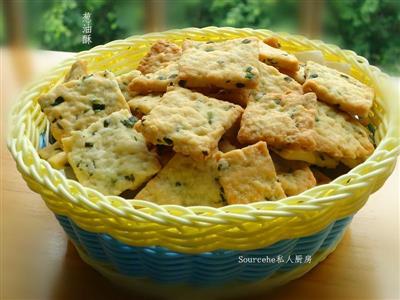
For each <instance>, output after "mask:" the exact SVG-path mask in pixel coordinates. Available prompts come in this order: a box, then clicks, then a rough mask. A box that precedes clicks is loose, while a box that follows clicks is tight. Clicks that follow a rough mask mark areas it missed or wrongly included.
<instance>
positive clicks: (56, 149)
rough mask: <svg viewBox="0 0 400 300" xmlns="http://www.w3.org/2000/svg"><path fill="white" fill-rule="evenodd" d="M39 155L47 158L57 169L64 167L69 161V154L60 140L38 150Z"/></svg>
mask: <svg viewBox="0 0 400 300" xmlns="http://www.w3.org/2000/svg"><path fill="white" fill-rule="evenodd" d="M38 153H39V156H40V157H41V158H43V159H45V160H47V161H48V162H49V163H50V165H51V166H52V167H53V168H55V169H62V168H64V167H65V165H66V164H67V163H68V160H67V155H66V153H65V152H64V151H63V149H62V146H61V145H60V143H59V142H55V143H54V144H49V145H47V146H46V147H44V148H42V149H39V150H38Z"/></svg>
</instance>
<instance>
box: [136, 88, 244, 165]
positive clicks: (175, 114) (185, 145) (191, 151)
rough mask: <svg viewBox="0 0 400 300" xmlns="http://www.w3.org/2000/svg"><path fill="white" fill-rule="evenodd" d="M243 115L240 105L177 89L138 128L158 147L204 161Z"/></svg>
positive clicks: (145, 117)
mask: <svg viewBox="0 0 400 300" xmlns="http://www.w3.org/2000/svg"><path fill="white" fill-rule="evenodd" d="M242 112H243V109H242V108H241V107H240V106H238V105H235V104H232V103H229V102H225V101H221V100H217V99H214V98H209V97H206V96H204V95H202V94H200V93H195V92H192V91H190V90H188V89H184V88H179V87H176V88H173V89H171V90H169V91H168V92H167V93H165V94H164V95H163V97H162V99H161V102H160V104H159V105H157V106H155V107H154V108H153V109H152V110H151V111H150V113H149V114H148V115H147V116H144V117H143V118H142V120H141V121H139V122H138V123H137V124H136V125H135V128H136V129H137V130H138V131H140V132H142V133H143V135H144V136H145V138H146V140H147V141H148V142H150V143H152V144H154V145H156V144H161V145H169V146H173V149H174V150H175V151H176V152H179V153H183V154H185V155H190V156H191V157H193V158H195V159H204V158H206V157H208V156H209V155H210V154H211V153H212V152H213V151H214V150H215V149H216V147H217V145H218V141H219V139H220V138H221V136H222V135H223V134H224V132H225V131H226V130H227V129H228V128H230V127H231V126H232V125H233V124H234V122H235V121H236V119H238V118H239V117H240V115H241V114H242Z"/></svg>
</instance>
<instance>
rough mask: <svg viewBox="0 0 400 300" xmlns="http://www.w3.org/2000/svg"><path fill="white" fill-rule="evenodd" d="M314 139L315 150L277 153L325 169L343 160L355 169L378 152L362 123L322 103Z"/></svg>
mask: <svg viewBox="0 0 400 300" xmlns="http://www.w3.org/2000/svg"><path fill="white" fill-rule="evenodd" d="M313 137H314V140H315V143H316V145H315V149H314V150H313V151H307V150H304V149H300V148H296V147H293V148H285V149H274V151H275V152H276V153H277V154H279V156H281V157H283V158H285V159H288V160H301V161H306V162H308V163H310V164H312V165H316V166H319V167H325V168H335V167H336V166H337V165H338V163H339V161H340V162H342V163H343V164H345V165H346V166H348V167H350V168H353V167H355V166H356V165H358V164H360V163H362V162H363V161H364V160H365V159H366V158H367V157H368V156H369V155H371V153H372V152H373V151H374V145H373V144H372V142H371V141H370V139H369V132H368V130H367V129H366V128H365V127H364V126H363V125H362V124H361V123H360V122H359V121H358V120H356V119H355V118H353V117H352V116H350V115H349V114H346V113H344V112H341V111H339V110H337V109H335V108H334V107H331V106H329V105H327V104H325V103H323V102H320V101H318V102H317V113H316V116H315V126H314V130H313Z"/></svg>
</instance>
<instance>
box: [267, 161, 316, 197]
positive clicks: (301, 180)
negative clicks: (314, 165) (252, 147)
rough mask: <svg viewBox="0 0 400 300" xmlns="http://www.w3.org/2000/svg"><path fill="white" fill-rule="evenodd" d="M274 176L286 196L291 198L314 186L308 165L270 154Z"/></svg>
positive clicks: (314, 182) (313, 179)
mask: <svg viewBox="0 0 400 300" xmlns="http://www.w3.org/2000/svg"><path fill="white" fill-rule="evenodd" d="M271 157H272V161H273V162H274V166H275V170H276V174H277V176H278V180H279V182H280V183H281V186H282V188H283V190H284V192H285V194H286V195H287V196H293V195H297V194H300V193H302V192H304V191H305V190H308V189H309V188H312V187H313V186H315V185H316V180H315V177H314V175H313V173H312V172H311V170H310V168H309V166H308V164H306V163H304V162H302V161H288V160H284V159H282V158H280V157H279V156H277V155H273V154H272V153H271Z"/></svg>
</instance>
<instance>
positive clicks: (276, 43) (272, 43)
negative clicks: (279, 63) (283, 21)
mask: <svg viewBox="0 0 400 300" xmlns="http://www.w3.org/2000/svg"><path fill="white" fill-rule="evenodd" d="M263 42H264V44H267V45H268V46H271V47H274V48H278V49H279V48H280V47H281V44H280V43H279V40H278V39H277V38H276V37H274V36H270V37H267V38H265V39H264V40H263Z"/></svg>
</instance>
